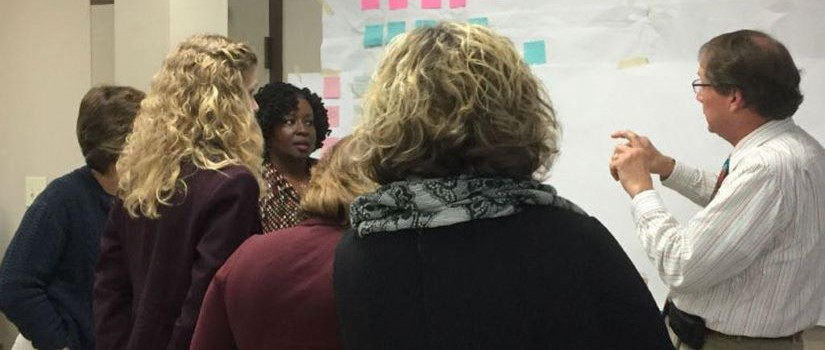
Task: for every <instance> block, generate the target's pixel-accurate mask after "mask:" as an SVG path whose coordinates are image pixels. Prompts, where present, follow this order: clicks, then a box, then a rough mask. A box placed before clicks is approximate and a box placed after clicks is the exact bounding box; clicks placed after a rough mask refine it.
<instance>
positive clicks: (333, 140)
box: [321, 136, 338, 154]
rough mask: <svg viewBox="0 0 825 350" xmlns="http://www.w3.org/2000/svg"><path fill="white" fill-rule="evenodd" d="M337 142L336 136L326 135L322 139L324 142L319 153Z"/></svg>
mask: <svg viewBox="0 0 825 350" xmlns="http://www.w3.org/2000/svg"><path fill="white" fill-rule="evenodd" d="M336 143H338V138H337V137H335V136H327V138H325V139H324V144H323V145H322V146H321V154H324V153H327V151H329V148H330V147H332V146H333V145H335V144H336Z"/></svg>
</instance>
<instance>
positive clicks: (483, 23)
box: [467, 17, 490, 27]
mask: <svg viewBox="0 0 825 350" xmlns="http://www.w3.org/2000/svg"><path fill="white" fill-rule="evenodd" d="M467 22H470V24H477V25H480V26H485V27H489V26H490V21H489V20H487V17H473V18H470V19H469V20H467Z"/></svg>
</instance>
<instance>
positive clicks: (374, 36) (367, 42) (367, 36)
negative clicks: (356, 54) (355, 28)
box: [364, 24, 384, 47]
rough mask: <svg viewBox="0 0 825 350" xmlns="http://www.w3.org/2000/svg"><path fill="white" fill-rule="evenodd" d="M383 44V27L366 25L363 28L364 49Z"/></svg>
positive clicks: (380, 25) (381, 25)
mask: <svg viewBox="0 0 825 350" xmlns="http://www.w3.org/2000/svg"><path fill="white" fill-rule="evenodd" d="M383 43H384V25H383V24H367V25H366V26H365V27H364V47H378V46H381V45H382V44H383Z"/></svg>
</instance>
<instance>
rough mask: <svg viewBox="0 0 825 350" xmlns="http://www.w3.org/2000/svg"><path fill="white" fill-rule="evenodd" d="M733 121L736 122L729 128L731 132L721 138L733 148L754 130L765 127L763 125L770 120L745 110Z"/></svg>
mask: <svg viewBox="0 0 825 350" xmlns="http://www.w3.org/2000/svg"><path fill="white" fill-rule="evenodd" d="M733 120H735V121H736V124H735V125H733V127H732V128H730V129H731V131H730V132H729V133H728V134H727V135H725V136H723V138H724V139H725V140H726V141H728V142H729V143H730V144H731V145H733V146H734V147H736V145H738V144H739V141H742V139H744V138H745V137H746V136H748V135H750V134H751V133H752V132H754V131H755V130H756V129H759V127H761V126H762V125H765V123H767V122H769V121H771V120H770V119H768V118H765V117H762V116H761V115H759V114H756V113H754V112H751V111H750V110H746V111H745V113H742V114H741V115H740V116H737V117H735V118H734V119H733Z"/></svg>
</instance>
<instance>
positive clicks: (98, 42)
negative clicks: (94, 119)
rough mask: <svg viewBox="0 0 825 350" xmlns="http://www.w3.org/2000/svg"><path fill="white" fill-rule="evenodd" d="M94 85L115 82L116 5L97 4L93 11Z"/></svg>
mask: <svg viewBox="0 0 825 350" xmlns="http://www.w3.org/2000/svg"><path fill="white" fill-rule="evenodd" d="M90 20H91V27H90V29H91V35H92V85H93V86H96V85H103V84H114V82H115V5H95V6H92V11H91V18H90Z"/></svg>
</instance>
